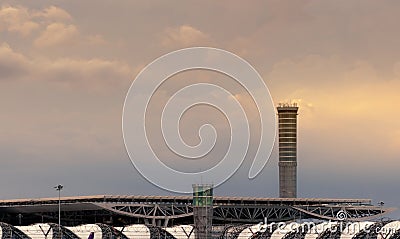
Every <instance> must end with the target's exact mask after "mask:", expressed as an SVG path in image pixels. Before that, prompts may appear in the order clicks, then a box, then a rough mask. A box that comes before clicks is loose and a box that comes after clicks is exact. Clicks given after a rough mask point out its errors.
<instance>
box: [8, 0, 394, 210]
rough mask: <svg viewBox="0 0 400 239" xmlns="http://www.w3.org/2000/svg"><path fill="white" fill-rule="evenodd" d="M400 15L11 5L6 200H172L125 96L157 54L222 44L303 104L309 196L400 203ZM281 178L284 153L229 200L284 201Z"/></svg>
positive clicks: (370, 5) (207, 4)
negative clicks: (126, 113)
mask: <svg viewBox="0 0 400 239" xmlns="http://www.w3.org/2000/svg"><path fill="white" fill-rule="evenodd" d="M399 11H400V2H399V1H395V0H392V1H391V0H386V1H372V0H358V1H356V0H354V1H347V0H337V1H318V0H298V1H289V0H284V1H278V0H270V1H253V2H252V3H251V4H250V3H246V4H244V3H243V2H242V1H218V2H215V1H208V0H207V1H150V2H148V1H141V2H139V1H113V2H111V1H98V0H96V1H94V0H88V1H44V0H43V1H5V0H3V1H1V4H0V109H1V116H0V135H1V136H0V153H1V161H0V163H1V166H0V188H1V193H0V198H2V199H7V198H20V197H23V198H26V197H44V196H55V195H56V192H55V191H54V190H53V186H54V185H56V184H58V183H62V184H64V185H65V190H64V191H63V194H65V195H90V194H161V195H163V194H169V193H168V192H166V191H163V190H161V189H159V188H157V187H155V186H153V185H152V184H150V183H148V182H147V181H146V180H145V179H144V178H142V177H141V176H140V174H139V173H138V172H137V171H136V170H135V169H134V168H133V167H132V165H131V162H130V160H129V158H128V156H127V154H126V151H125V148H124V143H123V138H122V132H121V115H122V107H123V103H124V98H125V95H126V93H127V91H128V89H129V86H130V84H131V83H132V81H133V79H134V77H135V76H136V74H137V73H138V72H139V71H140V70H141V69H142V68H143V67H144V66H145V65H146V64H148V63H150V62H151V61H152V60H154V59H155V58H157V57H159V56H161V55H163V54H165V53H168V52H170V51H173V50H177V49H181V48H185V47H190V46H212V47H217V48H221V49H225V50H228V51H231V52H233V53H235V54H237V55H239V56H240V57H242V58H244V59H246V60H247V61H248V62H249V63H251V64H252V65H253V66H254V67H255V68H256V69H257V71H258V72H259V73H260V74H261V76H262V77H263V79H264V81H265V83H266V84H267V85H268V87H269V89H270V92H271V96H272V98H273V100H274V101H275V103H277V102H280V101H288V100H295V101H296V102H298V103H299V105H300V111H299V152H298V155H299V156H298V158H299V173H298V174H299V182H298V184H299V185H298V189H299V192H298V194H299V196H300V197H343V198H350V197H358V198H372V199H373V201H374V203H377V202H379V201H381V200H383V201H385V202H386V205H389V206H393V207H400V200H399V198H400V186H399V181H400V176H399V173H398V170H399V169H400V161H399V160H400V150H399V149H400V121H399V120H398V118H399V117H400V113H399V111H398V109H397V108H398V106H399V104H400V103H399V102H400V93H399V92H400V45H399V42H400V31H399V27H398V23H399V22H400V15H399V14H398V13H399ZM200 76H201V74H198V75H197V78H196V77H194V78H196V79H199V77H200ZM208 77H210V75H208ZM200 78H201V77H200ZM206 78H207V76H204V79H206ZM207 80H208V79H207ZM217 118H218V117H217ZM195 126H196V125H195ZM195 126H193V125H192V127H194V128H196V127H195ZM189 128H190V127H189ZM216 155H218V154H216ZM247 164H248V162H247ZM277 168H278V166H277V150H276V149H274V151H273V154H272V156H271V159H270V160H269V163H268V164H267V167H266V168H265V169H264V170H263V172H262V174H260V175H259V176H258V177H257V178H256V179H254V180H248V179H247V177H246V176H247V171H246V170H248V167H247V168H245V169H244V170H239V171H238V173H237V174H236V175H234V176H233V178H232V179H231V180H229V181H228V182H227V183H225V184H223V185H222V186H220V187H218V188H217V189H216V194H218V195H246V196H247V195H248V196H265V197H275V196H277V195H278V193H277V192H278V179H277ZM397 215H400V214H397Z"/></svg>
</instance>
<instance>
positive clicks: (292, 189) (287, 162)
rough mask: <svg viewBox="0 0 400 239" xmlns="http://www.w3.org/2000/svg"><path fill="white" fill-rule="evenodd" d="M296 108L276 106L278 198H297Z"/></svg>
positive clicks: (294, 106) (294, 104) (289, 104)
mask: <svg viewBox="0 0 400 239" xmlns="http://www.w3.org/2000/svg"><path fill="white" fill-rule="evenodd" d="M298 109H299V107H297V104H296V103H280V104H278V107H277V110H278V127H279V128H278V132H279V197H281V198H295V197H296V196H297V111H298Z"/></svg>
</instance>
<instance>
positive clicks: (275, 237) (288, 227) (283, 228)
mask: <svg viewBox="0 0 400 239" xmlns="http://www.w3.org/2000/svg"><path fill="white" fill-rule="evenodd" d="M278 224H279V223H278ZM300 226H301V224H299V223H296V222H290V223H288V224H286V223H283V224H281V225H279V226H278V228H277V229H276V230H275V231H274V233H272V235H271V237H270V239H282V238H284V237H285V235H286V234H288V233H291V232H293V231H295V230H296V229H297V228H298V227H300Z"/></svg>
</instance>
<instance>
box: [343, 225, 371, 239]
mask: <svg viewBox="0 0 400 239" xmlns="http://www.w3.org/2000/svg"><path fill="white" fill-rule="evenodd" d="M372 224H374V222H354V223H350V224H349V225H347V227H345V228H344V230H343V231H342V233H341V235H340V239H351V238H353V237H354V236H355V235H357V234H358V233H359V232H361V231H364V230H367V229H368V228H369V227H370V226H371V225H372Z"/></svg>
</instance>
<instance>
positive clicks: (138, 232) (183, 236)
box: [0, 221, 400, 239]
mask: <svg viewBox="0 0 400 239" xmlns="http://www.w3.org/2000/svg"><path fill="white" fill-rule="evenodd" d="M339 223H343V225H345V226H344V227H342V229H341V230H342V231H341V234H340V237H339V238H340V239H350V238H365V236H372V238H374V237H375V235H376V232H375V230H372V229H371V228H373V227H372V226H377V225H385V226H383V227H382V228H380V231H379V233H378V234H377V237H376V238H377V239H390V238H391V239H393V238H392V237H393V235H394V234H395V233H396V232H397V233H398V232H399V230H400V221H393V222H387V221H386V222H385V223H386V224H380V223H382V222H369V221H364V222H355V223H354V222H353V223H350V222H323V223H319V224H317V225H314V224H312V223H310V222H304V223H301V224H300V223H296V222H291V223H287V224H285V223H274V225H275V227H273V228H276V229H275V230H274V231H273V232H272V235H271V237H269V238H270V239H283V238H294V236H295V234H294V233H297V232H298V231H300V232H299V233H300V234H301V232H302V231H303V230H305V229H303V228H302V227H304V228H305V227H307V228H310V225H312V227H311V229H310V230H306V231H304V233H305V232H307V233H305V236H304V239H316V238H319V237H320V236H321V235H322V234H323V233H324V232H327V230H329V229H332V228H335V230H336V229H338V227H339ZM54 225H55V224H54ZM54 225H53V224H43V223H42V224H34V225H30V226H18V227H12V226H11V225H8V224H5V223H0V238H3V237H4V236H5V233H4V231H3V230H8V231H9V229H10V228H11V227H12V228H13V229H12V230H14V232H17V231H20V232H19V233H20V235H23V236H22V237H19V238H31V239H45V238H54V236H55V234H53V229H52V228H54V227H53V226H54ZM272 225H273V224H268V227H270V228H272ZM263 226H264V225H260V224H257V225H238V226H230V227H229V228H227V229H226V230H227V231H229V233H230V235H231V236H232V237H230V238H235V239H252V238H261V237H260V235H261V234H262V233H263V229H266V227H263ZM243 228H244V229H243ZM68 229H69V230H70V231H71V232H72V233H73V234H74V236H76V238H82V239H87V238H88V237H89V235H90V233H92V232H93V233H94V238H95V239H102V238H114V237H115V238H124V239H128V238H129V239H130V238H132V239H150V238H152V236H154V235H156V234H154V230H156V229H159V230H165V232H167V233H168V235H167V234H165V235H166V236H168V238H176V239H194V238H195V235H194V230H193V226H191V225H180V226H174V227H169V228H162V229H161V228H155V227H151V226H149V227H148V226H146V225H142V224H135V225H129V226H126V227H123V228H122V227H118V228H114V227H111V226H108V225H104V224H85V225H81V226H76V227H69V228H68ZM374 229H375V227H374ZM54 230H56V229H54ZM235 230H236V232H235ZM121 231H122V234H118V233H121ZM152 232H153V235H152ZM361 232H363V233H366V234H362V237H360V235H361V234H360V233H361ZM8 233H9V232H8ZM21 233H23V234H21ZM299 233H297V234H296V236H297V235H300V234H299ZM289 234H290V235H289ZM171 235H172V237H171ZM300 236H301V235H300ZM337 236H338V234H337V235H336V236H335V237H336V238H338V237H337ZM262 238H264V237H262ZM267 238H268V237H267ZM396 238H397V237H396Z"/></svg>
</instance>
